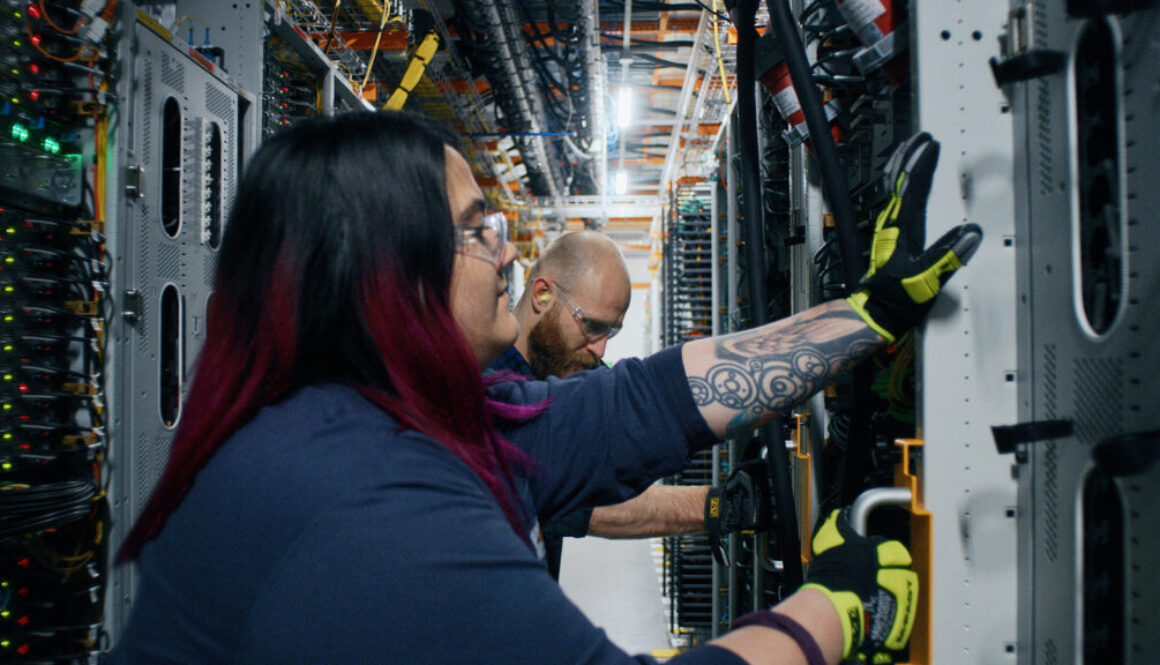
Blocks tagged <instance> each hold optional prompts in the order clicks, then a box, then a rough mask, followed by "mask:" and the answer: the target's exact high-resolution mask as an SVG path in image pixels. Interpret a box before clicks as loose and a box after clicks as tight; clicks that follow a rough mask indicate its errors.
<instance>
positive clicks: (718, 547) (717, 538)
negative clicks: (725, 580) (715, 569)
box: [705, 487, 729, 568]
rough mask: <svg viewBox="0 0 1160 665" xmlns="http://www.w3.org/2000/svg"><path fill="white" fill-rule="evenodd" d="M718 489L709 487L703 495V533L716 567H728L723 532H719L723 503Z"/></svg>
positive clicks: (727, 555)
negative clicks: (707, 491) (704, 532)
mask: <svg viewBox="0 0 1160 665" xmlns="http://www.w3.org/2000/svg"><path fill="white" fill-rule="evenodd" d="M721 496H722V492H721V488H720V487H710V488H709V493H708V494H706V495H705V531H706V532H707V533H708V536H709V550H710V551H711V552H712V553H713V558H714V559H715V560H716V561H717V564H718V565H721V566H725V567H726V568H728V567H729V554H728V552H726V551H725V540H724V536H725V534H724V532H723V531H722V530H721V518H722V517H723V515H722V514H721V511H722V510H723V509H724V502H723V501H722V499H721Z"/></svg>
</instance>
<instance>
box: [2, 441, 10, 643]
mask: <svg viewBox="0 0 1160 665" xmlns="http://www.w3.org/2000/svg"><path fill="white" fill-rule="evenodd" d="M0 469H4V470H5V471H11V470H12V462H9V461H8V460H4V461H3V462H0ZM10 644H12V643H11V642H9V641H8V640H4V641H3V642H0V646H3V647H4V648H5V649H7V648H8V646H9V645H10Z"/></svg>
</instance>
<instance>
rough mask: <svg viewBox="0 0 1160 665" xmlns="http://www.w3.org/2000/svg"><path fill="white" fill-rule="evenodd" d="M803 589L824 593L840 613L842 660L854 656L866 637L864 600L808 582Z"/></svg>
mask: <svg viewBox="0 0 1160 665" xmlns="http://www.w3.org/2000/svg"><path fill="white" fill-rule="evenodd" d="M801 588H802V589H815V590H817V591H820V592H822V595H824V596H825V597H826V598H827V599H828V600H829V601H830V604H831V605H833V606H834V610H835V611H836V612H837V613H838V622H839V623H840V624H841V625H842V659H843V660H845V659H846V658H850V657H851V656H853V655H854V653H855V652H856V651H857V650H858V648H859V647H860V646H862V639H863V637H864V636H865V626H866V620H865V616H866V614H865V612H866V611H865V608H863V606H862V599H861V598H859V597H858V594H856V593H854V592H852V591H838V592H834V591H831V590H830V589H829V588H827V587H824V586H822V585H821V584H816V583H813V582H807V583H805V584H803V585H802V586H801Z"/></svg>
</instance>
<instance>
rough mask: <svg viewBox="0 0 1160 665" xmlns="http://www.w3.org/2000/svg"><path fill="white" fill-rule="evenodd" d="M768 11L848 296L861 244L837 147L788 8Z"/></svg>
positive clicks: (769, 2)
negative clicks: (806, 137) (831, 216)
mask: <svg viewBox="0 0 1160 665" xmlns="http://www.w3.org/2000/svg"><path fill="white" fill-rule="evenodd" d="M766 6H767V7H768V8H769V17H770V24H771V28H772V29H773V31H774V34H775V35H776V37H777V41H778V42H779V43H780V44H781V47H782V49H781V50H782V54H783V55H784V56H785V63H786V66H787V67H788V68H789V74H790V79H791V80H792V82H793V87H794V91H795V92H796V93H797V97H798V101H799V103H800V104H801V108H802V113H803V114H804V115H805V118H806V127H807V128H808V129H809V133H810V144H811V145H812V146H813V149H814V154H815V155H817V158H818V167H819V170H820V171H821V175H822V191H823V193H824V194H825V196H826V200H827V202H828V203H829V204H830V211H831V212H833V214H834V221H835V223H836V225H837V232H838V238H839V249H840V251H841V254H842V269H843V274H844V277H845V281H846V293H847V294H849V293H852V292H853V290H854V288H855V287H856V286H857V284H858V281H859V280H860V279H861V276H862V271H861V270H859V268H860V267H861V264H862V261H861V254H862V252H861V243H860V242H859V238H858V231H857V222H856V220H855V217H854V207H853V205H852V203H851V201H850V192H849V188H848V186H847V184H846V176H845V172H844V171H843V169H842V163H841V160H840V159H839V157H838V149H837V146H835V145H834V138H833V136H832V135H831V134H830V122H829V120H828V119H827V118H826V110H825V107H824V106H823V104H822V100H821V95H819V94H818V88H817V86H815V85H814V84H813V79H812V71H811V69H810V65H809V62H808V61H807V60H806V56H805V50H804V47H803V45H802V40H801V35H799V34H798V31H797V21H795V20H794V17H793V15H792V14H791V13H790V11H789V4H788V3H786V2H781V1H774V0H766Z"/></svg>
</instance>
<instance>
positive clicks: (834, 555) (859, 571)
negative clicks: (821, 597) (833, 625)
mask: <svg viewBox="0 0 1160 665" xmlns="http://www.w3.org/2000/svg"><path fill="white" fill-rule="evenodd" d="M812 548H813V553H814V559H813V561H811V562H810V569H809V574H808V575H807V576H806V583H805V584H804V585H802V588H803V589H817V590H818V591H821V592H822V593H823V594H825V596H826V597H827V598H829V599H830V602H831V603H833V605H834V609H836V610H837V611H838V615H839V618H840V620H841V622H842V637H843V646H842V658H843V659H845V658H850V657H852V656H854V655H856V654H859V653H861V654H863V655H865V656H866V657H868V658H869V659H870V662H877V660H876V658H878V657H880V654H881V653H882V652H883V651H886V650H888V651H899V650H901V649H902V648H904V647H905V646H906V643H907V641H908V640H909V639H910V630H911V629H912V628H913V627H914V613H915V609H916V606H917V604H918V575H916V574H915V573H914V571H912V570H910V569H909V566H910V553H909V552H907V551H906V547H905V546H903V544H902V543H900V542H898V541H897V540H886V539H885V538H881V537H869V538H868V537H866V536H862V535H859V534H858V533H857V532H855V531H854V529H853V528H852V527H851V526H850V522H849V520H847V519H846V515H845V514H844V513H843V512H842V511H841V510H838V509H835V510H834V511H833V512H832V513H830V516H829V517H828V518H827V519H826V521H825V522H823V523H822V525H821V526H820V527H819V528H818V530H817V532H816V533H815V534H814V540H813V547H812Z"/></svg>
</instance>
